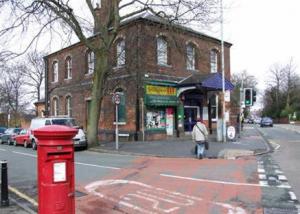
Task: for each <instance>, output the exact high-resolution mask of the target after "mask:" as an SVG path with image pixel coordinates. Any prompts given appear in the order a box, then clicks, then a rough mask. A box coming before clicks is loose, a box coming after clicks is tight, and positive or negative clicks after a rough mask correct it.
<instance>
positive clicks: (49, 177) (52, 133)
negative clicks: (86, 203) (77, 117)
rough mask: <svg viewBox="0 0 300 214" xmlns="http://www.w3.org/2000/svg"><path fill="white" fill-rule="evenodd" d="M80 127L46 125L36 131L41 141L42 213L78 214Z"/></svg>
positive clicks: (39, 170)
mask: <svg viewBox="0 0 300 214" xmlns="http://www.w3.org/2000/svg"><path fill="white" fill-rule="evenodd" d="M77 132H78V130H77V129H73V128H69V127H67V126H58V125H52V126H45V127H43V128H40V129H37V130H35V131H34V135H35V137H36V138H37V140H38V149H37V152H38V202H39V207H38V213H39V214H54V213H55V214H74V213H75V187H74V186H75V178H74V176H75V174H74V145H73V141H72V138H73V137H74V136H75V135H76V134H77Z"/></svg>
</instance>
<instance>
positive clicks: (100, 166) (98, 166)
mask: <svg viewBox="0 0 300 214" xmlns="http://www.w3.org/2000/svg"><path fill="white" fill-rule="evenodd" d="M75 164H77V165H83V166H92V167H97V168H105V169H121V168H119V167H112V166H103V165H96V164H89V163H81V162H75Z"/></svg>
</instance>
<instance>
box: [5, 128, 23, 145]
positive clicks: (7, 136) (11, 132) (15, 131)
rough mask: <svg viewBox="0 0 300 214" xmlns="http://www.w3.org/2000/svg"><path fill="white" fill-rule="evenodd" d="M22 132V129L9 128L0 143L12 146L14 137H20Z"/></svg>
mask: <svg viewBox="0 0 300 214" xmlns="http://www.w3.org/2000/svg"><path fill="white" fill-rule="evenodd" d="M20 131H21V128H8V129H6V130H5V132H4V134H3V135H1V137H0V143H1V144H3V143H7V144H8V145H10V144H11V143H12V137H14V136H16V135H18V134H19V133H20Z"/></svg>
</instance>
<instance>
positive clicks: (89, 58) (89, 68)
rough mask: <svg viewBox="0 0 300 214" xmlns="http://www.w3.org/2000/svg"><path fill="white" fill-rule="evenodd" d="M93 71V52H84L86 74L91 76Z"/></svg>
mask: <svg viewBox="0 0 300 214" xmlns="http://www.w3.org/2000/svg"><path fill="white" fill-rule="evenodd" d="M94 70H95V54H94V52H93V51H91V50H88V51H87V52H86V72H85V73H86V74H92V73H94Z"/></svg>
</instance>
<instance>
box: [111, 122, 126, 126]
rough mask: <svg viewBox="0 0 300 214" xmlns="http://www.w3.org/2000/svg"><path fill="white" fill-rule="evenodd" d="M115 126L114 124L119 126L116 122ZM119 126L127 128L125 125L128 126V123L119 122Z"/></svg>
mask: <svg viewBox="0 0 300 214" xmlns="http://www.w3.org/2000/svg"><path fill="white" fill-rule="evenodd" d="M113 124H114V125H117V123H116V122H114V123H113ZM118 125H120V126H125V125H126V122H118Z"/></svg>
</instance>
